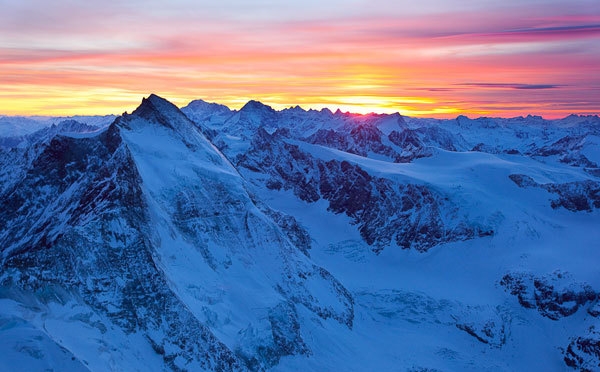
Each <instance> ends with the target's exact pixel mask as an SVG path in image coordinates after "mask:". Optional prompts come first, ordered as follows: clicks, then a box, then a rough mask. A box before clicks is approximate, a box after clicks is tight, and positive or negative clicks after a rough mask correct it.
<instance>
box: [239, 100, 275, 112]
mask: <svg viewBox="0 0 600 372" xmlns="http://www.w3.org/2000/svg"><path fill="white" fill-rule="evenodd" d="M240 111H268V112H275V110H273V108H272V107H271V106H269V105H265V104H264V103H262V102H260V101H255V100H250V101H248V102H247V103H246V104H245V105H244V107H242V108H241V109H240Z"/></svg>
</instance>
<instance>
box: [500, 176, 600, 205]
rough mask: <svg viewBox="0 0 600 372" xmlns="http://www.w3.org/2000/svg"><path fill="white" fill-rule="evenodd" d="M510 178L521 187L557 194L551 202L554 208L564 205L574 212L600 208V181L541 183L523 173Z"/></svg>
mask: <svg viewBox="0 0 600 372" xmlns="http://www.w3.org/2000/svg"><path fill="white" fill-rule="evenodd" d="M509 178H510V179H511V180H512V181H513V182H514V183H515V184H517V186H519V187H537V188H541V189H544V190H546V191H548V192H550V193H553V194H556V195H557V196H558V198H557V199H553V200H552V201H551V202H550V205H551V206H552V208H554V209H556V208H560V207H563V208H565V209H568V210H570V211H572V212H577V211H588V212H589V211H592V209H598V208H600V183H599V182H596V181H592V180H585V181H574V182H567V183H559V184H557V183H551V184H539V183H537V182H535V180H533V179H532V178H531V177H529V176H526V175H523V174H511V175H509Z"/></svg>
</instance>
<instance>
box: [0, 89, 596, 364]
mask: <svg viewBox="0 0 600 372" xmlns="http://www.w3.org/2000/svg"><path fill="white" fill-rule="evenodd" d="M14 134H15V135H10V136H4V137H3V139H2V140H0V201H1V203H2V204H1V205H2V208H0V337H1V339H2V340H3V342H2V346H0V369H2V370H45V369H54V370H81V371H88V370H91V371H106V370H132V371H133V370H151V371H163V370H174V371H175V370H177V371H178V370H189V371H200V370H215V371H233V370H236V371H238V370H240V371H242V370H250V371H262V370H290V371H292V370H294V371H296V370H348V371H353V370H356V371H364V370H402V371H446V370H473V371H480V370H495V371H496V370H498V371H512V370H525V369H531V370H548V371H551V370H564V369H566V368H572V369H576V370H581V371H585V370H596V369H599V368H600V346H599V343H598V342H599V340H600V337H599V336H598V335H599V331H598V327H600V320H599V318H598V317H599V316H600V311H599V309H598V308H599V305H598V304H599V303H600V275H598V269H597V265H596V264H595V263H596V262H598V259H599V258H600V251H599V250H598V244H597V242H598V241H599V238H600V230H599V229H598V228H597V227H598V226H600V225H599V223H600V212H599V209H600V178H599V177H600V170H599V168H598V164H600V147H599V146H598V145H599V144H600V119H599V118H598V117H597V116H587V117H581V116H570V117H567V118H565V119H562V120H557V121H547V120H544V119H542V118H539V117H525V118H514V119H493V118H480V119H474V120H472V119H468V118H466V117H458V118H457V119H456V120H435V119H416V118H409V117H404V116H401V115H399V114H395V115H374V114H373V115H351V114H344V113H341V112H336V113H332V112H331V111H329V110H321V111H315V110H308V111H305V110H303V109H301V108H300V107H294V108H290V109H286V110H282V111H276V110H274V109H272V108H271V107H269V106H267V105H264V104H262V103H260V102H257V101H250V102H248V103H247V104H246V105H245V106H244V107H243V108H242V109H240V110H237V111H235V110H230V109H229V108H227V107H225V106H222V105H218V104H213V103H207V102H204V101H201V100H198V101H193V102H191V103H190V104H189V105H188V106H186V107H184V108H182V109H181V110H180V109H178V108H177V107H175V106H174V105H173V104H171V103H170V102H168V101H166V100H164V99H162V98H160V97H158V96H156V95H151V96H149V97H148V98H144V99H143V100H142V103H141V104H140V106H139V107H138V108H137V109H136V110H135V111H133V112H132V113H131V114H124V115H123V116H120V117H116V118H114V120H111V122H110V123H105V124H103V122H102V121H100V122H95V123H94V122H89V121H85V120H78V119H70V120H66V121H65V120H61V121H60V122H58V123H56V125H50V126H46V127H44V128H42V129H41V130H38V131H35V132H32V133H18V132H15V133H14ZM1 141H3V142H1Z"/></svg>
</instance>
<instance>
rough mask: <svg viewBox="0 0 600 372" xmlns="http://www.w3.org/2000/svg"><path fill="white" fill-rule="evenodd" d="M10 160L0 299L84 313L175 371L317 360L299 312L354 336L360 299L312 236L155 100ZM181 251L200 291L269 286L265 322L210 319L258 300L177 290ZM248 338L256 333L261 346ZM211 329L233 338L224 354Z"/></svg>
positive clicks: (261, 316) (1, 225) (0, 226)
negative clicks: (195, 262) (254, 196)
mask: <svg viewBox="0 0 600 372" xmlns="http://www.w3.org/2000/svg"><path fill="white" fill-rule="evenodd" d="M163 141H164V142H166V143H167V145H166V146H165V145H164V144H163V143H162V142H163ZM23 154H27V155H28V156H25V157H23V156H20V155H23ZM13 155H14V157H15V158H21V159H22V160H21V162H20V163H18V164H17V165H16V166H15V167H13V168H17V169H21V171H20V172H16V173H15V176H18V177H13V181H12V182H11V183H6V184H3V188H2V194H1V195H0V198H1V199H2V200H3V205H5V206H7V208H3V209H2V211H0V213H1V217H2V219H1V222H0V231H1V234H2V235H1V236H0V239H1V240H0V242H1V245H2V270H1V272H2V276H1V277H0V283H1V286H2V288H4V289H5V290H3V291H1V293H3V295H2V296H3V298H10V299H12V300H14V301H19V298H20V296H21V295H15V293H29V294H31V295H32V296H34V297H35V298H36V299H37V300H36V301H39V302H41V303H44V304H48V303H53V302H56V301H58V302H59V303H60V304H62V305H64V304H66V303H70V302H75V303H79V304H81V306H87V308H88V309H89V310H90V311H91V312H92V313H95V314H97V316H96V317H100V318H104V319H106V321H105V322H104V323H102V322H100V323H98V322H96V323H94V324H97V327H99V329H100V330H101V331H102V332H107V330H109V329H119V330H121V331H123V332H125V334H128V335H131V337H133V335H142V336H143V340H144V342H145V343H146V344H147V346H148V348H151V349H153V350H154V352H155V353H156V354H157V355H159V356H160V357H161V358H162V360H163V363H164V367H162V368H166V369H169V370H179V369H183V370H216V371H227V370H238V369H240V370H245V369H249V370H263V369H265V368H268V367H270V366H273V365H275V364H277V363H278V361H279V360H280V358H282V357H284V356H287V355H294V354H303V355H310V353H311V350H310V347H309V346H308V345H307V344H306V343H305V342H304V341H303V338H302V336H301V334H300V323H299V320H298V315H297V310H296V306H304V307H306V308H307V309H309V310H310V311H311V312H313V313H314V314H315V316H317V317H320V318H321V319H323V320H327V319H334V320H335V321H336V322H339V323H341V324H343V325H344V326H346V327H348V328H352V325H353V318H354V312H353V299H352V296H351V295H350V293H349V292H348V291H347V290H346V289H345V288H344V287H343V285H342V284H341V283H339V282H338V281H337V280H336V279H335V278H334V277H333V276H332V275H331V274H330V273H329V272H327V271H326V270H324V269H322V268H321V267H319V266H317V265H315V264H313V263H312V262H310V260H309V259H308V249H309V248H310V238H309V237H308V236H307V233H306V232H305V231H304V230H303V229H302V228H301V227H300V226H299V225H298V223H297V222H296V221H295V219H293V217H290V216H286V215H285V214H283V213H281V212H276V211H272V210H270V209H269V208H268V207H267V206H264V205H263V206H261V209H262V211H264V212H262V211H261V209H259V208H257V206H255V205H254V203H253V201H252V200H251V198H250V197H249V196H248V194H247V192H246V191H245V189H244V186H243V182H242V180H241V178H240V177H239V175H238V174H237V172H236V171H235V169H234V168H233V167H231V165H230V164H229V163H228V162H227V160H226V159H225V158H224V157H223V156H222V155H220V154H219V153H218V152H217V151H216V149H215V148H214V146H212V144H211V143H210V142H208V141H207V140H206V139H205V138H204V137H203V135H202V134H201V133H200V132H199V131H198V130H197V129H196V128H195V127H194V125H193V124H192V123H191V122H190V121H189V120H188V119H187V118H186V117H185V116H184V115H183V114H182V113H181V112H179V110H178V109H177V108H176V107H175V106H173V105H171V104H170V103H168V102H166V101H164V100H162V99H161V98H159V97H156V96H150V97H149V98H148V99H145V100H144V101H143V103H142V105H141V106H140V107H139V108H138V109H137V110H136V111H134V112H133V113H132V114H131V115H126V116H124V117H121V118H119V119H118V120H117V121H115V123H113V124H112V125H111V126H110V127H109V128H108V129H106V130H105V131H103V132H100V133H98V134H97V135H94V136H90V137H86V138H75V137H68V136H60V135H57V136H54V137H53V138H52V139H51V140H49V141H48V142H47V143H46V142H41V143H38V144H35V145H33V146H32V148H31V149H28V150H19V149H14V151H13ZM170 157H174V158H170ZM10 159H11V158H10V157H7V158H3V160H5V161H9V160H10ZM161 159H162V162H161ZM165 159H167V161H166V162H165ZM176 159H179V160H180V162H179V163H177V161H176ZM163 164H166V165H167V166H166V168H161V166H162V165H163ZM173 164H176V166H175V169H173ZM171 172H173V173H171ZM14 178H16V179H14ZM160 225H162V226H166V230H165V228H163V227H160ZM163 230H164V231H165V233H166V234H167V235H165V233H163V232H161V231H163ZM167 231H168V232H167ZM180 247H189V248H188V249H190V250H191V251H190V252H188V253H187V254H189V255H191V256H190V257H194V255H195V254H199V255H200V257H201V260H200V262H201V263H202V265H203V266H201V267H197V268H195V269H196V270H204V273H203V274H202V272H201V271H200V272H199V273H198V275H199V277H204V278H207V279H210V280H214V281H217V282H218V281H227V282H228V283H236V281H234V280H233V278H229V276H230V275H233V276H234V277H237V278H246V279H247V280H248V281H256V282H257V283H258V280H259V278H262V276H263V275H264V274H261V273H262V272H265V271H267V272H269V273H270V274H269V279H268V280H267V281H266V282H265V283H266V284H261V286H262V287H261V289H260V290H261V291H263V294H264V295H265V296H266V298H265V299H264V300H263V299H261V297H256V299H255V301H257V303H256V305H255V306H257V307H256V308H258V309H261V310H253V313H256V315H255V316H256V317H257V318H253V317H252V315H243V316H242V317H241V318H242V319H248V320H249V321H250V322H251V323H240V324H237V323H235V322H234V323H231V322H230V323H228V324H224V325H221V324H219V323H218V322H217V323H215V322H214V319H213V318H211V317H212V316H213V315H209V316H207V315H206V314H215V315H216V314H218V313H221V314H223V306H224V305H225V304H226V303H235V302H236V301H237V302H240V301H248V300H247V299H245V297H243V296H242V297H239V296H240V295H239V294H236V293H238V291H233V292H232V293H231V294H222V295H220V296H221V297H220V298H219V299H215V298H211V297H210V296H209V297H205V296H201V297H198V298H196V297H193V296H192V295H193V294H194V293H196V292H195V291H197V290H196V289H194V288H196V287H190V286H192V285H196V286H201V285H203V283H193V282H192V283H190V284H189V286H187V287H184V288H178V287H173V281H174V280H175V279H173V277H172V276H173V275H177V272H176V271H173V270H172V268H171V267H170V266H169V265H170V264H169V261H168V260H169V259H170V257H171V256H170V254H171V253H169V252H172V251H173V250H174V249H180ZM185 253H186V252H182V254H185ZM230 272H231V274H229V273H230ZM228 278H229V279H228ZM260 280H263V281H264V279H260ZM243 284H244V281H243V280H242V281H241V282H239V283H237V285H243ZM221 285H222V284H221ZM315 291H318V293H319V294H325V293H327V297H326V298H322V297H320V296H319V295H318V294H317V293H316V292H315ZM190 296H192V297H190ZM236 296H238V297H236ZM182 298H187V299H188V300H187V302H184V301H183V300H182ZM190 298H191V299H190ZM259 306H265V307H263V308H261V307H259ZM243 310H244V306H240V305H238V306H236V307H235V309H234V310H230V311H238V312H239V311H243ZM244 311H245V310H244ZM231 317H232V318H234V319H235V318H239V317H240V314H235V313H233V314H231ZM211 319H213V320H211ZM265 319H266V320H268V321H267V322H266V323H265V322H264V320H265ZM253 323H255V324H254V325H253ZM207 324H210V326H207ZM237 326H239V327H258V328H255V329H258V330H260V333H259V336H260V337H258V338H256V337H257V336H256V335H255V334H254V332H251V333H250V334H247V333H245V332H243V330H244V329H243V328H235V327H237ZM115 327H116V328H115ZM211 327H212V328H211ZM221 327H226V329H227V330H223V329H221ZM214 329H217V330H218V331H219V332H221V334H222V333H223V332H226V333H228V336H227V340H228V341H227V343H224V342H222V341H221V340H219V338H218V337H217V336H215V334H214ZM111 332H112V331H111ZM136 337H137V336H136ZM245 337H246V338H245ZM248 337H250V338H248ZM115 346H116V345H115ZM96 367H97V368H98V366H96ZM155 367H156V368H157V369H159V368H161V367H159V366H155Z"/></svg>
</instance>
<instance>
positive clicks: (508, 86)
mask: <svg viewBox="0 0 600 372" xmlns="http://www.w3.org/2000/svg"><path fill="white" fill-rule="evenodd" d="M456 85H460V86H467V87H479V88H491V89H525V90H529V89H531V90H536V89H557V88H562V87H564V86H563V85H556V84H515V83H461V84H456Z"/></svg>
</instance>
